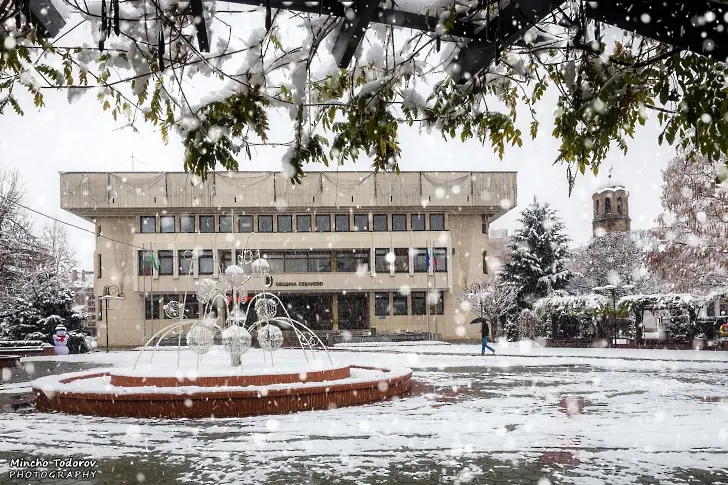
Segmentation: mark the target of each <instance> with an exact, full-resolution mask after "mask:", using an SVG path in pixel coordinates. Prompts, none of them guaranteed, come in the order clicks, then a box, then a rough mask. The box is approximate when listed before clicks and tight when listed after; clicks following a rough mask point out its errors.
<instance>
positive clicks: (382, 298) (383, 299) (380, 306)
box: [374, 293, 389, 316]
mask: <svg viewBox="0 0 728 485" xmlns="http://www.w3.org/2000/svg"><path fill="white" fill-rule="evenodd" d="M374 314H375V315H377V316H380V315H389V293H374Z"/></svg>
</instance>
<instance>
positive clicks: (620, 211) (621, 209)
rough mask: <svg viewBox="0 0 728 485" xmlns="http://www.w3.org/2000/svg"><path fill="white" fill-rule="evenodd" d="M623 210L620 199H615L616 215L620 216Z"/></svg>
mask: <svg viewBox="0 0 728 485" xmlns="http://www.w3.org/2000/svg"><path fill="white" fill-rule="evenodd" d="M623 210H624V209H623V208H622V198H621V197H617V214H619V215H620V216H621V215H622V211H623Z"/></svg>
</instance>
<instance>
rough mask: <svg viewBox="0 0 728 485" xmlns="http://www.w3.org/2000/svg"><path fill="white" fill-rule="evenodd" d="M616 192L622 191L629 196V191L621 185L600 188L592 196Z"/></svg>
mask: <svg viewBox="0 0 728 485" xmlns="http://www.w3.org/2000/svg"><path fill="white" fill-rule="evenodd" d="M618 190H622V191H624V192H626V193H627V195H629V190H627V187H625V186H624V185H622V184H610V185H608V186H603V187H600V188H598V189H597V190H595V191H594V195H598V194H602V193H604V192H616V191H618Z"/></svg>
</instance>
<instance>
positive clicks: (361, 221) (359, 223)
mask: <svg viewBox="0 0 728 485" xmlns="http://www.w3.org/2000/svg"><path fill="white" fill-rule="evenodd" d="M354 230H355V231H364V232H366V231H368V230H369V216H368V215H366V214H354Z"/></svg>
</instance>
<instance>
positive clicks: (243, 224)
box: [238, 215, 253, 232]
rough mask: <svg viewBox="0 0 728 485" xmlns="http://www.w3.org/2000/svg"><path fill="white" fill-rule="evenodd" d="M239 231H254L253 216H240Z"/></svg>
mask: <svg viewBox="0 0 728 485" xmlns="http://www.w3.org/2000/svg"><path fill="white" fill-rule="evenodd" d="M238 232H253V216H247V215H244V216H238Z"/></svg>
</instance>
